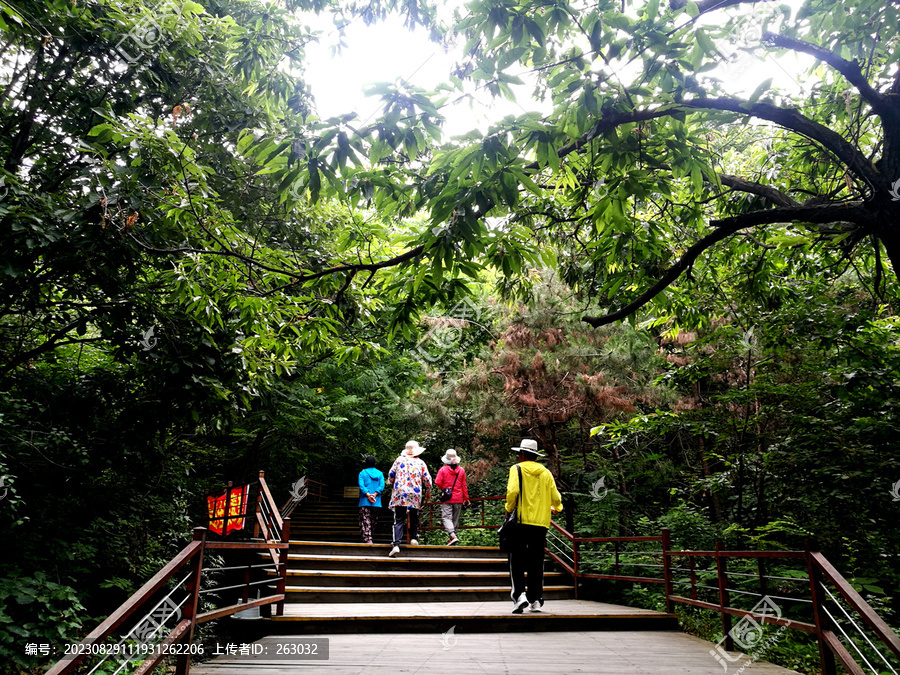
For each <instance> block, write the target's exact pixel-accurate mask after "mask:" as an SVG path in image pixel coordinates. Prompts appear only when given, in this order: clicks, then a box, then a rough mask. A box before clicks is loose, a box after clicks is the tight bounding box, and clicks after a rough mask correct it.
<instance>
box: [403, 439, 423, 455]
mask: <svg viewBox="0 0 900 675" xmlns="http://www.w3.org/2000/svg"><path fill="white" fill-rule="evenodd" d="M409 447H412V455H413V457H418V456H419V455H421V454H422V453H423V452H425V448H423V447H422V446H421V445H419V441H406V445H405V446H404V447H403V451H404V452H406V448H409Z"/></svg>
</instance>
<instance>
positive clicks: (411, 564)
mask: <svg viewBox="0 0 900 675" xmlns="http://www.w3.org/2000/svg"><path fill="white" fill-rule="evenodd" d="M388 550H390V549H389V548H385V551H388ZM447 566H448V560H447V558H425V557H397V558H389V557H388V556H387V553H386V552H385V553H384V554H382V555H378V556H359V557H350V556H335V555H315V554H298V553H292V554H289V555H288V571H290V570H291V569H301V568H302V569H304V570H329V569H331V570H361V571H375V572H382V571H387V570H436V571H437V570H447V569H448V567H447ZM453 569H456V570H488V571H493V570H498V571H503V570H506V571H507V573H508V570H509V565H508V564H507V562H506V560H503V559H495V558H454V559H453Z"/></svg>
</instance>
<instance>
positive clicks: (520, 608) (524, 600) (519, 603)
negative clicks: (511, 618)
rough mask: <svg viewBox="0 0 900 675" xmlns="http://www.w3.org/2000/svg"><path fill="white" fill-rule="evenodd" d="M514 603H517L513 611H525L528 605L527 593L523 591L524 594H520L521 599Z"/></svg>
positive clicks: (518, 612)
mask: <svg viewBox="0 0 900 675" xmlns="http://www.w3.org/2000/svg"><path fill="white" fill-rule="evenodd" d="M513 604H514V605H515V607H513V611H512V613H513V614H521V613H522V612H524V611H525V608H526V607H528V598H526V597H525V594H524V593H522V595H520V596H519V599H518V600H515V601H514V602H513Z"/></svg>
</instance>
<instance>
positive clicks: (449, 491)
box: [438, 469, 462, 502]
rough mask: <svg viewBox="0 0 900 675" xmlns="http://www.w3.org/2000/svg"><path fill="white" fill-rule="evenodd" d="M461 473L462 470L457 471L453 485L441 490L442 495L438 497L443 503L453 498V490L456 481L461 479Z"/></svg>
mask: <svg viewBox="0 0 900 675" xmlns="http://www.w3.org/2000/svg"><path fill="white" fill-rule="evenodd" d="M460 471H462V469H457V470H456V478H454V479H453V485H451V486H450V487H448V488H441V494H439V495H438V499H440V500H441V501H442V502H445V501H447V500H448V499H450V497H452V496H453V488H455V487H456V481H457V480H458V479H459V472H460Z"/></svg>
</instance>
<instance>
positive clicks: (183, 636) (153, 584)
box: [47, 471, 290, 675]
mask: <svg viewBox="0 0 900 675" xmlns="http://www.w3.org/2000/svg"><path fill="white" fill-rule="evenodd" d="M259 480H260V490H259V493H258V497H257V510H256V527H255V528H254V530H255V532H254V534H255V535H259V534H260V529H261V530H262V532H263V534H264V538H265V540H264V541H258V540H256V541H210V540H208V539H207V530H206V528H202V527H198V528H195V529H194V538H193V541H191V542H190V543H189V544H187V545H186V546H185V547H184V548H183V549H182V550H181V551H179V552H178V553H177V554H176V555H175V556H174V557H173V558H172V560H170V561H169V562H168V563H166V565H165V566H164V567H163V568H162V569H161V570H160V571H159V572H157V573H156V574H155V575H154V576H153V577H152V578H151V579H150V580H149V581H148V582H146V583H145V584H144V585H143V586H141V588H140V589H138V590H137V591H136V592H135V593H134V594H132V596H131V597H130V598H128V600H126V601H125V602H124V603H123V604H122V605H121V606H120V607H119V608H118V609H116V611H114V612H113V613H112V614H110V616H109V617H107V618H106V619H105V620H104V621H103V622H101V623H100V625H99V626H97V627H96V628H95V629H94V630H93V631H91V632H90V633H89V634H88V635H87V637H85V638H84V639H83V640H82V641H81V642H80V643H79V645H80V646H81V647H82V649H78V648H75V649H73V650H72V653H71V654H70V655H67V656H66V657H65V658H63V659H61V660H60V661H58V662H57V663H55V664H54V665H53V666H52V667H51V668H50V669H49V670H48V671H47V675H68V674H69V673H71V672H73V671H74V669H75V668H76V667H78V666H79V664H81V662H82V661H84V659H85V658H87V657H89V656H98V654H96V653H93V652H94V651H95V650H91V649H89V648H88V647H89V646H90V645H94V644H96V643H98V642H101V641H104V640H106V639H108V638H110V637H113V636H114V635H115V636H118V635H120V633H118V632H117V631H118V630H119V629H120V628H121V627H122V626H123V624H125V623H126V622H127V621H129V620H130V619H134V618H135V617H139V616H140V615H139V614H138V612H139V610H141V608H142V607H143V606H145V605H146V604H147V602H148V601H149V600H150V599H151V598H152V597H153V596H154V595H155V594H156V593H158V592H159V591H160V590H161V589H163V587H164V585H165V584H166V583H167V582H168V581H169V580H171V579H172V578H173V577H176V575H178V574H179V573H182V574H184V573H185V567H190V572H188V573H187V576H185V577H184V578H183V579H182V580H181V581H180V582H178V583H177V584H176V586H175V589H174V590H173V591H171V592H170V593H169V595H168V596H166V598H164V600H166V599H167V598H169V597H170V596H171V595H172V594H173V593H175V591H177V590H178V589H179V588H181V587H182V586H185V585H186V587H185V590H186V592H187V597H186V598H185V599H184V600H182V601H181V602H180V603H179V604H177V606H176V607H175V609H174V610H173V611H172V612H171V613H169V614H168V615H166V616H165V618H164V619H162V620H161V621H160V622H159V623H158V625H156V628H155V630H160V629H161V628H163V627H164V626H165V623H166V622H167V621H169V620H170V619H171V618H172V617H173V616H175V617H176V619H175V620H176V621H177V624H176V625H175V627H174V628H173V629H172V630H171V631H170V632H169V633H168V634H167V635H165V637H163V638H162V643H161V644H164V645H174V644H182V643H183V644H191V643H192V641H193V636H194V629H195V627H196V626H198V625H200V624H202V623H206V622H208V621H212V620H214V619H219V618H222V617H224V616H229V615H231V614H235V613H236V612H239V611H243V610H246V609H250V608H253V607H261V606H263V605H272V604H275V605H276V610H275V611H276V613H277V615H283V613H284V600H285V587H286V582H287V555H288V549H289V547H290V518H289V517H288V518H284V519H282V517H281V515H280V514H279V512H278V509H277V507H276V506H275V502H274V500H273V499H272V495H271V492H270V491H269V489H268V486H267V485H266V483H265V478H264V475H263V472H262V471H261V472H260V473H259ZM275 528H277V529H275ZM207 549H209V550H215V551H244V552H246V553H253V552H255V551H266V552H268V553H269V554H270V555H271V557H272V561H273V563H274V566H275V571H276V573H277V575H278V578H277V580H275V584H276V588H275V592H274V593H273V594H272V595H270V596H267V597H265V598H258V599H255V600H250V599H249V598H248V597H247V589H249V587H250V586H251V585H258V584H259V583H261V582H251V581H250V576H249V571H250V567H252V565H251V566H247V567H245V569H246V570H247V571H246V573H245V576H244V582H243V583H240V584H237V585H236V586H228V587H225V588H224V589H215V590H218V591H221V590H229V589H233V588H243V589H244V592H243V598H242V599H243V601H242V602H239V603H237V604H234V605H230V606H227V607H221V608H218V609H214V610H210V611H206V612H203V613H199V612H198V601H199V596H200V586H201V584H202V582H203V574H204V572H214V571H224V570H226V569H236V568H233V567H232V568H213V569H204V567H203V557H204V553H205V551H206V550H207ZM267 583H269V584H271V583H272V582H271V581H269V582H267ZM204 592H206V591H204ZM159 604H160V603H157V606H156V607H154V608H153V609H152V610H150V613H149V614H148V615H145V616H144V617H143V618H144V619H147V618H148V616H149V615H150V614H153V613H154V611H155V610H156V608H157V607H159ZM168 609H170V607H168V606H167V607H166V610H168ZM142 625H143V624H142V623H136V624H135V627H133V628H132V629H131V631H130V632H128V633H126V634H125V635H124V636H122V637H121V638H120V640H119V644H120V645H121V644H122V642H124V641H125V640H126V639H129V638H131V637H132V634H133V633H134V632H135V630H136V629H137V628H139V627H140V626H142ZM166 653H167V652H166V650H164V649H153V650H148V652H147V653H146V655H145V654H143V653H142V652H121V653H119V654H118V655H120V656H127V657H129V658H128V661H131V660H133V659H134V658H135V657H142V658H143V660H142V663H141V664H140V666H138V668H137V669H136V670H135V672H134V674H133V675H144V674H145V673H149V672H151V671H152V670H153V669H154V668H156V666H157V665H159V663H160V662H161V661H162V660H163V658H164V657H165V656H166ZM113 655H114V654H108V655H107V656H104V660H105V659H106V658H108V656H113ZM190 658H191V657H190V654H184V655H179V656H178V657H177V659H176V667H175V673H176V675H188V673H189V672H190ZM101 662H102V660H101Z"/></svg>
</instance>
